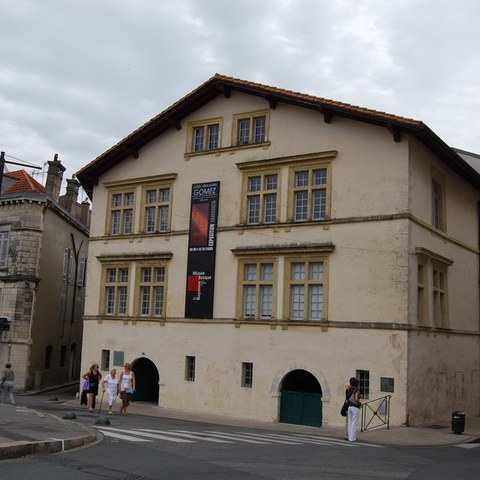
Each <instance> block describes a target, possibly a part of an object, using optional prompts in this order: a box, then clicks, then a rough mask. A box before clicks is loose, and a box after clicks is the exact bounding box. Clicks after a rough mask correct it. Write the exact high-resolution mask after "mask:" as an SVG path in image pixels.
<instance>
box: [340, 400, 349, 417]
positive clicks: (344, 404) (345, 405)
mask: <svg viewBox="0 0 480 480" xmlns="http://www.w3.org/2000/svg"><path fill="white" fill-rule="evenodd" d="M347 410H348V400H345V401H344V402H343V405H342V409H341V410H340V415H341V416H342V417H346V416H347Z"/></svg>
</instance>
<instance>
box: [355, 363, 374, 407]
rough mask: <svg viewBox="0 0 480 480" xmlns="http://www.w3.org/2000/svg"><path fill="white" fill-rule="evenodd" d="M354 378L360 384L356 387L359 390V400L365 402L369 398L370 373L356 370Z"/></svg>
mask: <svg viewBox="0 0 480 480" xmlns="http://www.w3.org/2000/svg"><path fill="white" fill-rule="evenodd" d="M355 377H356V378H357V379H358V381H359V382H360V385H359V387H358V389H359V390H360V398H363V399H365V400H367V399H368V398H369V397H370V371H369V370H357V373H356V375H355Z"/></svg>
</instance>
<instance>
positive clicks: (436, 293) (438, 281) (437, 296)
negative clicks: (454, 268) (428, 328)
mask: <svg viewBox="0 0 480 480" xmlns="http://www.w3.org/2000/svg"><path fill="white" fill-rule="evenodd" d="M432 272H433V282H432V283H433V285H432V287H433V288H432V293H433V298H432V305H433V315H432V317H433V325H434V326H436V327H447V326H448V312H447V272H446V268H445V267H444V266H443V265H441V264H440V263H437V262H433V268H432Z"/></svg>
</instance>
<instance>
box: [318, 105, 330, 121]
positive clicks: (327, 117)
mask: <svg viewBox="0 0 480 480" xmlns="http://www.w3.org/2000/svg"><path fill="white" fill-rule="evenodd" d="M318 111H319V112H320V113H321V114H322V115H323V121H324V122H325V123H332V118H333V112H332V111H331V110H329V109H328V108H325V107H320V108H319V109H318Z"/></svg>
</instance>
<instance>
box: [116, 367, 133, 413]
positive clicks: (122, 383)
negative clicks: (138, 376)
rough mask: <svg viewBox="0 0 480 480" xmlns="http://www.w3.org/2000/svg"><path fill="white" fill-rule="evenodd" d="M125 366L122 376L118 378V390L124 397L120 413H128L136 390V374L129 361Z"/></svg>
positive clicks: (122, 397)
mask: <svg viewBox="0 0 480 480" xmlns="http://www.w3.org/2000/svg"><path fill="white" fill-rule="evenodd" d="M124 367H125V370H124V371H123V372H122V373H121V374H120V378H119V379H118V391H119V392H120V398H121V399H122V406H121V408H120V413H124V414H125V415H127V413H128V412H127V408H128V406H129V405H130V400H131V398H132V393H133V392H134V390H135V374H134V373H133V372H132V370H131V365H130V364H129V363H125V365H124Z"/></svg>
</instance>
